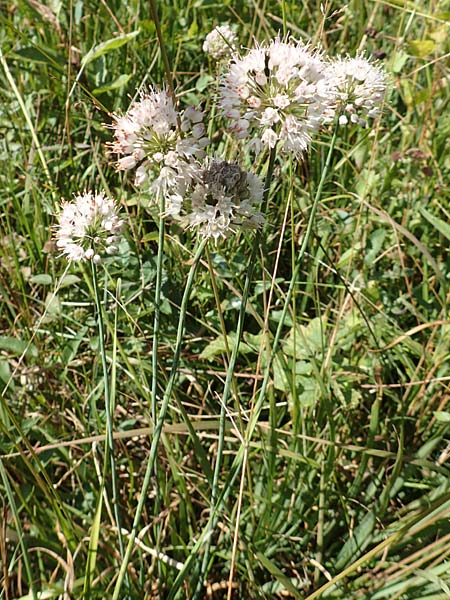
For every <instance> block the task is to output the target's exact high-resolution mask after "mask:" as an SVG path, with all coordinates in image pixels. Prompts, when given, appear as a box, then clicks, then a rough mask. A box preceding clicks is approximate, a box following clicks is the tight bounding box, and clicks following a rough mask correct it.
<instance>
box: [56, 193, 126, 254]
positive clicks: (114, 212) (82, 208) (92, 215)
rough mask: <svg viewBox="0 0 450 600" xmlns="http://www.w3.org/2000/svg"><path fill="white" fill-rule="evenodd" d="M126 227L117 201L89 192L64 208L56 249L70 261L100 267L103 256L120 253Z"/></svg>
mask: <svg viewBox="0 0 450 600" xmlns="http://www.w3.org/2000/svg"><path fill="white" fill-rule="evenodd" d="M124 223H125V221H124V220H123V219H120V218H119V216H118V206H117V204H116V202H115V201H114V200H112V199H111V198H108V197H107V196H106V195H105V193H104V192H90V191H89V192H88V191H87V192H84V193H83V194H78V195H76V196H75V199H74V201H73V202H63V203H62V204H61V213H60V216H59V225H57V226H56V227H55V239H56V245H57V247H58V248H60V249H61V252H62V254H64V255H66V257H67V259H68V260H70V261H75V262H79V261H83V260H92V261H94V262H95V263H98V262H100V260H101V255H102V254H115V253H116V252H117V250H118V248H117V245H116V244H117V242H118V241H119V240H120V236H121V233H122V229H123V226H124Z"/></svg>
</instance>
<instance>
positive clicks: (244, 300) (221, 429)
mask: <svg viewBox="0 0 450 600" xmlns="http://www.w3.org/2000/svg"><path fill="white" fill-rule="evenodd" d="M275 156H276V148H272V150H271V151H270V156H269V164H268V167H267V173H266V179H265V185H264V197H263V206H264V208H265V212H266V213H267V207H268V203H269V191H270V182H271V180H272V175H273V168H274V165H275ZM261 237H262V232H261V230H259V231H258V232H257V234H256V236H255V240H254V242H253V248H252V252H251V255H250V259H249V263H248V269H247V274H246V277H245V283H244V291H243V293H242V300H241V306H240V309H239V317H238V324H237V328H236V339H235V343H234V345H233V349H232V352H231V357H230V360H229V364H228V369H227V376H226V379H225V386H224V390H223V396H222V402H221V404H222V408H221V411H220V421H219V435H218V444H217V456H216V464H215V467H214V479H213V488H212V490H211V506H212V507H215V508H214V509H213V510H212V511H211V515H210V519H209V523H208V525H207V530H208V532H207V534H206V538H207V539H206V543H205V552H204V555H203V560H202V566H201V571H200V578H199V580H198V582H197V588H196V593H195V595H194V598H199V594H200V591H201V589H202V587H203V579H204V577H205V575H206V570H207V566H208V562H209V554H210V550H211V536H212V532H213V530H214V528H215V526H216V523H217V518H218V515H219V514H220V508H218V507H217V508H216V503H217V502H219V504H220V499H219V500H218V489H219V478H220V469H221V466H222V458H223V448H224V437H225V425H226V409H227V405H228V398H229V395H230V390H231V384H232V381H233V376H234V369H235V366H236V359H237V355H238V352H239V345H240V342H241V338H242V332H243V329H244V319H245V313H246V310H247V303H248V298H249V294H250V286H251V283H252V280H253V270H254V267H255V263H256V257H257V254H258V251H259V246H260V243H261Z"/></svg>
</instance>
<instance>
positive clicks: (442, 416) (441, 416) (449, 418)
mask: <svg viewBox="0 0 450 600" xmlns="http://www.w3.org/2000/svg"><path fill="white" fill-rule="evenodd" d="M433 414H434V416H435V417H436V421H439V422H440V423H450V413H449V412H446V411H445V410H435V411H434V413H433Z"/></svg>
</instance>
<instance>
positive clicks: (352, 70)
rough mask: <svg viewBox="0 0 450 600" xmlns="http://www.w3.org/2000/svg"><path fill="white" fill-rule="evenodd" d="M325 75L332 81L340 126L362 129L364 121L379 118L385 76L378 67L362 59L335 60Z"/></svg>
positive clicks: (384, 89) (361, 57)
mask: <svg viewBox="0 0 450 600" xmlns="http://www.w3.org/2000/svg"><path fill="white" fill-rule="evenodd" d="M328 73H329V76H330V78H331V79H334V81H335V85H336V89H337V97H338V107H337V112H339V113H340V117H339V123H340V124H341V125H346V124H347V123H348V122H349V121H350V122H351V123H357V124H358V125H366V119H367V118H373V117H377V116H378V115H379V114H380V111H381V104H382V102H383V99H384V94H385V91H386V75H385V73H384V71H383V69H382V68H381V67H380V66H378V65H377V64H376V63H373V62H370V60H368V59H367V58H364V57H363V56H357V57H356V58H337V59H335V60H333V61H332V62H331V63H330V65H329V67H328Z"/></svg>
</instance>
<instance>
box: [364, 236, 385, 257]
mask: <svg viewBox="0 0 450 600" xmlns="http://www.w3.org/2000/svg"><path fill="white" fill-rule="evenodd" d="M385 238H386V229H376V230H375V231H372V233H371V234H370V236H369V240H370V244H371V248H370V250H369V251H368V252H367V254H366V256H365V257H364V262H365V263H366V264H368V265H371V264H372V263H373V262H374V260H376V258H377V257H378V254H379V253H380V250H381V248H382V247H383V242H384V240H385Z"/></svg>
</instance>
